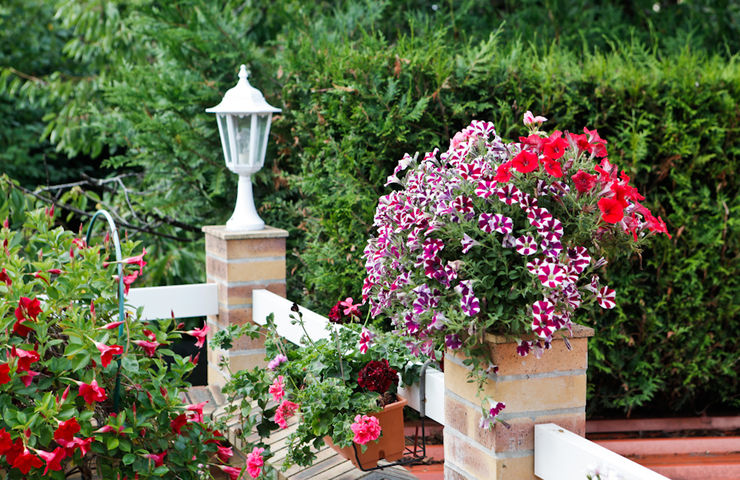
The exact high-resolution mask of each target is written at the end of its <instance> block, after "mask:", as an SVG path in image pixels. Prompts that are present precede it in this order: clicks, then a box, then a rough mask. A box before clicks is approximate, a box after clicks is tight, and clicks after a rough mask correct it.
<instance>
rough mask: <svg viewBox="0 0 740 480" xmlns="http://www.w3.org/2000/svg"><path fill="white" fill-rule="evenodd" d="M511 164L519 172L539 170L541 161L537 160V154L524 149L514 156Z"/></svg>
mask: <svg viewBox="0 0 740 480" xmlns="http://www.w3.org/2000/svg"><path fill="white" fill-rule="evenodd" d="M511 165H512V166H513V167H514V169H515V170H517V171H518V172H521V173H529V172H534V171H535V170H537V167H539V162H538V161H537V155H536V154H534V153H532V152H528V151H526V150H522V151H521V152H519V154H518V155H517V156H516V157H514V160H512V163H511Z"/></svg>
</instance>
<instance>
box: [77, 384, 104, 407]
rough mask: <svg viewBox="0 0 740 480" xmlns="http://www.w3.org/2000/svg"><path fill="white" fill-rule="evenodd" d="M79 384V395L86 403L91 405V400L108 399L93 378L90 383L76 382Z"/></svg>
mask: <svg viewBox="0 0 740 480" xmlns="http://www.w3.org/2000/svg"><path fill="white" fill-rule="evenodd" d="M78 385H79V386H80V392H79V393H80V396H81V397H82V398H84V399H85V402H87V404H88V405H92V403H93V402H102V401H105V400H107V399H108V396H107V395H106V394H105V390H104V389H103V388H102V387H99V386H98V382H97V380H93V381H92V382H91V383H89V384H88V383H81V382H80V383H78Z"/></svg>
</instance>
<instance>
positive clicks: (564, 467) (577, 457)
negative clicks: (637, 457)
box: [534, 423, 669, 480]
mask: <svg viewBox="0 0 740 480" xmlns="http://www.w3.org/2000/svg"><path fill="white" fill-rule="evenodd" d="M595 469H598V470H599V471H600V472H602V478H609V479H611V478H618V479H621V480H669V479H668V477H664V476H663V475H660V474H659V473H656V472H654V471H652V470H650V469H647V468H645V467H643V466H642V465H638V464H637V463H635V462H633V461H631V460H628V459H626V458H624V457H622V456H620V455H618V454H616V453H614V452H612V451H611V450H607V449H606V448H604V447H602V446H600V445H597V444H595V443H594V442H591V441H589V440H586V439H585V438H583V437H581V436H578V435H576V434H575V433H573V432H569V431H568V430H566V429H564V428H562V427H559V426H557V425H555V424H554V423H545V424H541V425H535V427H534V474H535V475H537V476H538V477H539V478H541V479H542V480H586V474H587V473H593V472H594V470H595ZM604 472H609V473H610V474H611V475H612V476H609V477H607V476H606V475H605V474H604Z"/></svg>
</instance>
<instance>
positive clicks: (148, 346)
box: [134, 340, 160, 357]
mask: <svg viewBox="0 0 740 480" xmlns="http://www.w3.org/2000/svg"><path fill="white" fill-rule="evenodd" d="M134 343H135V344H136V345H138V346H140V347H141V348H143V349H144V351H145V352H146V354H147V355H149V356H150V357H153V356H154V355H155V354H156V353H157V352H156V350H157V347H159V345H160V344H159V343H157V342H150V341H147V340H134Z"/></svg>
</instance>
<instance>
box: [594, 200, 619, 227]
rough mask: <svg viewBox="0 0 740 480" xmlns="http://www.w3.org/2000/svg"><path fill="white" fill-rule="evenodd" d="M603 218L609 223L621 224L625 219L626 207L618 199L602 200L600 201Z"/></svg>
mask: <svg viewBox="0 0 740 480" xmlns="http://www.w3.org/2000/svg"><path fill="white" fill-rule="evenodd" d="M599 210H601V218H603V219H604V221H605V222H607V223H619V222H620V221H621V220H622V218H624V207H622V204H621V203H619V200H617V199H616V198H602V199H601V200H599Z"/></svg>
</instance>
